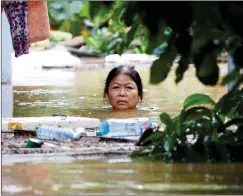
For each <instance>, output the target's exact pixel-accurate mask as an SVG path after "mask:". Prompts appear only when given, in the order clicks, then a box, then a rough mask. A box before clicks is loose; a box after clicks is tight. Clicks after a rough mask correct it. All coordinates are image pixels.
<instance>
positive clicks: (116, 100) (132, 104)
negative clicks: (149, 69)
mask: <svg viewBox="0 0 243 196" xmlns="http://www.w3.org/2000/svg"><path fill="white" fill-rule="evenodd" d="M105 96H107V98H108V100H109V102H110V104H111V106H112V108H113V110H114V111H118V110H131V109H135V108H136V105H137V104H138V102H139V101H140V100H142V99H143V85H142V80H141V78H140V76H139V73H138V72H137V71H136V70H135V69H134V67H133V66H124V65H121V66H118V67H115V68H113V69H112V70H111V71H110V72H109V74H108V76H107V79H106V82H105V88H104V97H105Z"/></svg>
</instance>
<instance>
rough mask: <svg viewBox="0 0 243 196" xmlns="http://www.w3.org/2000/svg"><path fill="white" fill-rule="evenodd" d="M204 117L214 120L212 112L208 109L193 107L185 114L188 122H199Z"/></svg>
mask: <svg viewBox="0 0 243 196" xmlns="http://www.w3.org/2000/svg"><path fill="white" fill-rule="evenodd" d="M203 117H208V118H210V119H211V118H212V111H211V110H210V109H208V108H206V107H193V108H190V109H188V110H186V111H185V112H184V118H185V120H186V121H191V120H193V121H197V120H200V119H202V118H203Z"/></svg>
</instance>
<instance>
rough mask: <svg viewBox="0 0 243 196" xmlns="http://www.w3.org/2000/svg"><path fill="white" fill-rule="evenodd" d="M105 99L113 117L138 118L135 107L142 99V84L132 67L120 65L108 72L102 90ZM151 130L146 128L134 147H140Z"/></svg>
mask: <svg viewBox="0 0 243 196" xmlns="http://www.w3.org/2000/svg"><path fill="white" fill-rule="evenodd" d="M105 97H107V98H108V101H109V103H110V105H111V106H112V113H113V117H116V118H131V117H138V113H137V109H136V106H137V104H138V103H139V102H141V101H142V99H143V84H142V80H141V77H140V75H139V73H138V72H137V71H136V70H135V69H134V66H124V65H120V66H118V67H115V68H113V69H112V70H111V71H110V72H109V74H108V76H107V78H106V82H105V88H104V98H105ZM153 130H154V129H153V128H152V127H149V128H147V129H146V130H145V132H144V133H143V134H142V136H141V137H140V138H139V140H138V141H137V142H136V145H142V142H143V140H144V139H145V138H146V137H148V136H149V135H150V134H152V133H153Z"/></svg>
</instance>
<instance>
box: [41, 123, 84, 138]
mask: <svg viewBox="0 0 243 196" xmlns="http://www.w3.org/2000/svg"><path fill="white" fill-rule="evenodd" d="M81 134H82V133H81V132H75V131H73V129H69V128H57V127H51V126H46V125H42V126H40V127H39V128H37V130H36V136H37V138H39V139H43V140H79V139H80V137H81Z"/></svg>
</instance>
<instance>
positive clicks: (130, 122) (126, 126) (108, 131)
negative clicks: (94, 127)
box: [96, 117, 153, 140]
mask: <svg viewBox="0 0 243 196" xmlns="http://www.w3.org/2000/svg"><path fill="white" fill-rule="evenodd" d="M152 126H153V125H152V122H151V121H150V120H149V119H148V118H146V117H143V118H128V119H106V120H103V121H102V122H101V125H100V130H99V132H97V133H96V135H97V136H105V137H114V138H126V139H132V140H137V139H138V138H139V136H141V135H142V133H143V132H144V131H145V129H146V128H149V127H152Z"/></svg>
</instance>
